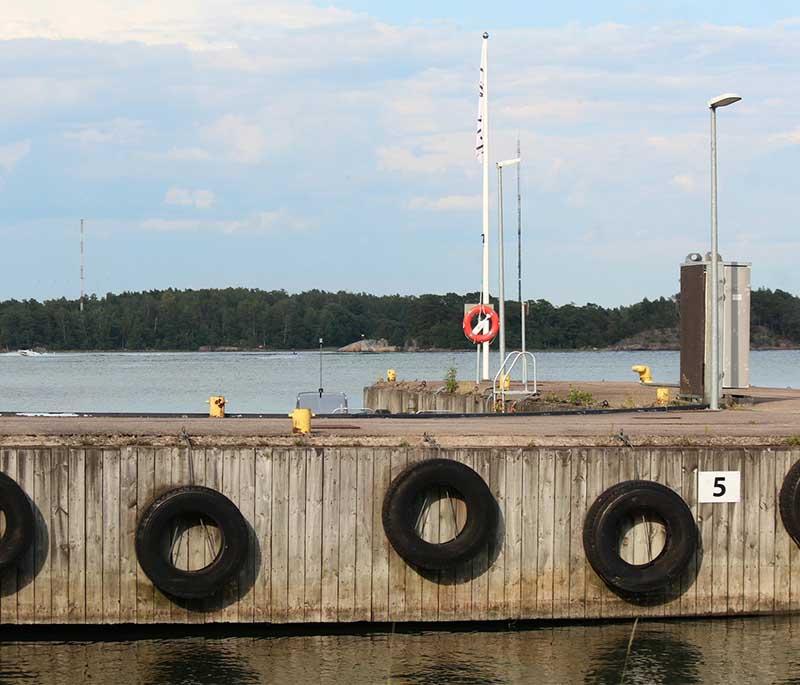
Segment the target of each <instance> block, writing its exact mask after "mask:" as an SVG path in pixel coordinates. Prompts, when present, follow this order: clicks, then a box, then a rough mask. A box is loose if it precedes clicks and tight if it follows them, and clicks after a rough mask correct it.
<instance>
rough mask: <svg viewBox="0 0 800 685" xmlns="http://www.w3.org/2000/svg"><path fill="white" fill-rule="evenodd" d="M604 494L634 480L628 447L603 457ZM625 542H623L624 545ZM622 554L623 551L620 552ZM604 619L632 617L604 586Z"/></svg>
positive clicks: (625, 605) (608, 451) (627, 607)
mask: <svg viewBox="0 0 800 685" xmlns="http://www.w3.org/2000/svg"><path fill="white" fill-rule="evenodd" d="M603 460H604V463H603V492H605V491H606V490H608V488H610V487H611V486H612V485H616V484H617V483H619V482H620V481H625V480H632V479H633V478H634V477H635V473H636V467H635V461H634V458H633V456H632V452H631V450H630V449H629V448H626V447H607V448H606V449H605V452H604V455H603ZM624 544H625V541H624V540H623V545H624ZM620 552H622V549H621V550H620ZM601 606H602V616H603V618H614V617H619V616H630V615H631V607H630V605H629V604H628V602H626V601H625V600H623V599H621V598H620V597H619V596H618V595H617V594H616V593H614V592H612V591H611V590H610V589H609V588H608V587H607V586H605V585H604V586H603V594H602V598H601Z"/></svg>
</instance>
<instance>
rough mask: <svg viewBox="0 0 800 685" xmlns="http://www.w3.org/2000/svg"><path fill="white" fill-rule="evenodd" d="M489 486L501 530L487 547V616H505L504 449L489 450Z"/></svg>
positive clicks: (492, 617) (506, 510) (505, 508)
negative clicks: (498, 512) (497, 512)
mask: <svg viewBox="0 0 800 685" xmlns="http://www.w3.org/2000/svg"><path fill="white" fill-rule="evenodd" d="M489 487H490V488H491V490H492V494H493V495H494V497H495V499H496V500H497V507H498V509H499V510H500V522H501V531H500V535H499V536H498V538H497V539H496V540H495V542H494V544H493V545H491V546H490V548H489V559H490V564H491V566H489V574H488V575H489V607H488V610H489V618H490V619H499V618H505V617H506V615H505V601H506V592H505V591H506V555H505V544H504V541H505V536H506V533H507V530H506V525H507V523H506V520H507V516H508V507H507V506H506V454H505V450H495V449H493V450H491V467H490V480H489Z"/></svg>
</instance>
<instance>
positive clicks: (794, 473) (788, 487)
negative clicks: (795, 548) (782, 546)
mask: <svg viewBox="0 0 800 685" xmlns="http://www.w3.org/2000/svg"><path fill="white" fill-rule="evenodd" d="M778 507H779V510H780V512H781V521H783V527H784V528H785V529H786V532H787V533H789V536H790V537H791V538H792V540H794V542H795V544H797V545H800V461H798V462H797V463H795V464H794V466H792V468H790V469H789V472H788V473H787V474H786V477H785V478H784V479H783V484H782V485H781V492H780V495H779V496H778Z"/></svg>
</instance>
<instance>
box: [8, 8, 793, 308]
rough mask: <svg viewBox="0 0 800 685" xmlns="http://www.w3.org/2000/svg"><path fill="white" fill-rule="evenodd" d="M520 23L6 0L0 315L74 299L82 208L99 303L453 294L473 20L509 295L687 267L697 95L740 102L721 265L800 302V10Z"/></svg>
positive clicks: (465, 269)
mask: <svg viewBox="0 0 800 685" xmlns="http://www.w3.org/2000/svg"><path fill="white" fill-rule="evenodd" d="M545 5H547V6H537V5H533V4H520V5H519V6H517V5H514V4H511V3H500V4H498V6H492V7H491V13H490V14H488V15H487V14H486V3H485V2H484V3H477V2H449V1H448V2H439V3H435V4H434V3H423V2H418V1H416V0H413V1H411V2H404V3H388V2H387V3H382V4H379V3H375V2H366V1H365V0H359V1H352V2H340V3H335V4H324V5H323V4H314V3H303V2H291V1H288V0H287V1H286V2H250V1H244V0H234V1H233V2H225V3H222V2H212V1H210V0H204V1H202V0H201V1H192V2H190V1H189V0H174V1H173V2H170V3H160V2H155V1H154V0H143V1H142V2H138V3H125V2H119V1H113V0H112V1H111V2H109V1H106V2H99V1H98V0H77V1H76V2H75V3H71V4H70V5H69V6H66V5H64V4H63V3H56V2H53V1H52V0H31V1H30V2H26V3H22V2H18V3H15V6H12V7H9V8H7V9H4V16H5V18H6V19H7V21H4V23H3V25H2V26H0V64H2V65H3V66H2V67H0V79H2V80H3V90H4V92H5V93H7V98H6V101H5V103H4V107H3V108H2V110H0V241H1V242H0V244H1V245H2V250H0V299H5V298H8V297H17V298H25V297H37V298H45V297H47V298H49V297H60V296H68V297H75V296H77V292H78V278H77V275H78V229H79V219H80V218H81V217H84V218H85V219H86V228H87V289H88V290H89V291H90V292H96V293H99V294H104V293H105V292H108V291H113V292H117V291H121V290H141V289H150V288H163V287H170V286H174V287H180V288H185V287H206V286H229V285H232V286H233V285H242V286H247V287H259V288H265V289H274V288H285V289H287V290H289V291H298V290H303V289H307V288H322V289H327V290H355V291H368V292H375V293H391V292H400V293H421V292H445V291H467V290H476V289H478V287H479V285H480V254H481V245H480V232H481V225H480V222H481V218H480V165H479V164H478V163H477V162H476V161H475V159H474V157H473V154H472V147H473V144H474V120H475V112H476V106H477V102H476V81H477V68H478V62H479V57H480V33H481V32H482V30H484V29H486V30H488V31H490V33H491V41H490V60H491V61H490V78H491V81H490V95H491V100H490V106H491V113H490V114H491V123H492V136H493V147H492V157H493V158H495V159H500V158H506V157H510V156H513V154H514V146H515V139H516V136H517V134H519V135H520V137H521V141H522V148H523V159H524V162H523V167H522V180H523V194H524V204H523V224H524V232H525V257H524V270H525V279H526V286H525V295H526V297H531V298H538V297H543V298H547V299H549V300H551V301H553V302H556V303H559V304H561V303H565V302H570V301H574V302H579V303H582V302H587V301H589V302H596V303H599V304H604V305H611V304H624V303H629V302H633V301H637V300H639V299H641V298H642V297H657V296H659V295H669V294H672V293H674V292H676V291H677V289H678V283H677V281H678V265H679V263H680V262H681V261H682V259H683V258H684V256H685V255H686V254H687V253H689V252H694V251H704V250H705V249H707V247H706V246H707V242H708V232H709V201H708V185H709V170H708V167H709V159H708V158H709V153H708V110H707V108H706V107H705V103H706V101H707V100H708V99H709V98H710V97H712V96H714V95H717V94H719V93H722V92H728V91H735V92H739V93H740V94H741V95H742V96H743V97H744V100H743V101H742V102H741V103H739V104H737V105H735V106H734V107H730V108H727V109H725V110H723V111H721V112H720V114H719V133H720V139H719V145H720V152H719V158H720V235H721V239H720V249H721V252H722V253H723V255H724V256H725V257H727V258H731V259H739V260H747V261H752V262H753V282H754V284H755V285H756V286H759V285H764V286H768V287H772V288H783V289H786V290H789V291H792V292H795V293H798V292H800V275H798V270H797V268H796V255H797V254H798V251H799V250H798V249H799V248H800V238H798V235H797V228H798V217H799V216H800V210H798V206H797V172H796V169H797V165H798V153H800V97H798V95H800V92H798V91H800V81H799V80H798V78H797V77H798V68H797V65H798V64H800V9H797V10H793V8H792V7H791V6H790V3H789V2H773V3H758V4H756V3H743V2H739V3H736V2H733V3H732V2H707V3H689V2H635V1H631V2H618V3H590V2H575V1H572V2H570V1H566V2H561V3H545ZM509 186H511V187H509ZM509 186H507V191H508V194H507V197H506V200H507V203H508V204H507V208H508V210H509V211H513V199H514V198H513V183H511V184H509ZM492 191H493V206H492V211H491V216H492V229H491V230H492V231H493V234H494V235H496V233H495V229H496V226H495V223H496V222H495V216H496V197H494V176H493V179H492ZM509 233H511V231H509ZM514 249H515V242H514V240H513V237H512V236H511V235H509V245H508V249H507V255H508V259H509V268H511V266H512V264H515V263H516V260H515V253H514ZM492 250H493V255H492V271H493V278H495V277H496V260H495V255H496V245H495V243H494V241H493V242H492Z"/></svg>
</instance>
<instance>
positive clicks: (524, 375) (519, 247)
mask: <svg viewBox="0 0 800 685" xmlns="http://www.w3.org/2000/svg"><path fill="white" fill-rule="evenodd" d="M517 159H519V160H521V159H522V151H521V150H520V147H519V135H517ZM521 166H522V161H520V163H519V164H517V290H518V293H517V294H518V295H519V316H520V327H521V329H522V342H521V345H522V382H523V383H524V384H525V385H526V386H527V384H528V358H527V357H526V356H525V303H524V302H523V301H522V193H521V191H520V180H519V177H520V173H521V172H520V167H521Z"/></svg>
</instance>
